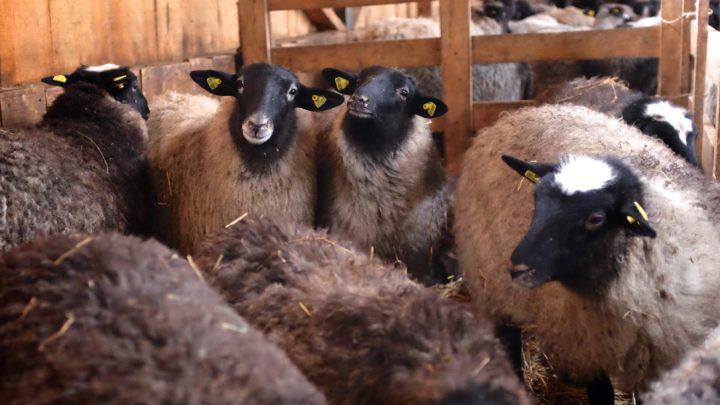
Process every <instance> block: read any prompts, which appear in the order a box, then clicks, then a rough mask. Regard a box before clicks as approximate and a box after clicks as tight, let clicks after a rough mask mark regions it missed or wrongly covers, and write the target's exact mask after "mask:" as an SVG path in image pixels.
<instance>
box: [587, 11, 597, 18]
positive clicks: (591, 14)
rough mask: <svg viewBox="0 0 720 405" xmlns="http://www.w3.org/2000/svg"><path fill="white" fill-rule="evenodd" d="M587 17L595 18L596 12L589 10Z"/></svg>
mask: <svg viewBox="0 0 720 405" xmlns="http://www.w3.org/2000/svg"><path fill="white" fill-rule="evenodd" d="M587 15H589V16H590V17H595V10H588V12H587Z"/></svg>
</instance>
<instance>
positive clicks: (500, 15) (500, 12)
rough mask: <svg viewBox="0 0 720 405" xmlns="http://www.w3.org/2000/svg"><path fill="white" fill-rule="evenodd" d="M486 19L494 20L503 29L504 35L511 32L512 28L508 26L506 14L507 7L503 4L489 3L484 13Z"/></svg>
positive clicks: (484, 8)
mask: <svg viewBox="0 0 720 405" xmlns="http://www.w3.org/2000/svg"><path fill="white" fill-rule="evenodd" d="M482 13H483V14H484V15H485V16H486V17H488V18H492V19H493V20H495V21H497V22H498V24H500V26H501V27H502V29H503V32H504V33H508V32H510V26H509V25H508V15H507V13H506V12H505V7H504V6H503V5H502V3H488V4H486V5H485V6H484V7H483V12H482Z"/></svg>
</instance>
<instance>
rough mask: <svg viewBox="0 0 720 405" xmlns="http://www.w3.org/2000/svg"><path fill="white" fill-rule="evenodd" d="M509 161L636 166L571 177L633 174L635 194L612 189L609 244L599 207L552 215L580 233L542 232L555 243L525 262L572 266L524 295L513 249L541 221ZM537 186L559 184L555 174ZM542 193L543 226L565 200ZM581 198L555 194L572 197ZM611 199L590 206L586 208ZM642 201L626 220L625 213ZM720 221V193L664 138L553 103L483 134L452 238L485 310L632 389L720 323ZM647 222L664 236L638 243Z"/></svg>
mask: <svg viewBox="0 0 720 405" xmlns="http://www.w3.org/2000/svg"><path fill="white" fill-rule="evenodd" d="M501 154H509V155H512V156H516V157H520V158H522V159H528V160H529V159H533V160H538V161H545V162H557V161H558V158H559V156H560V155H561V154H588V155H598V154H616V155H619V156H622V161H623V162H624V165H625V166H626V167H627V169H628V170H625V169H620V168H618V169H615V167H614V166H613V167H612V168H610V169H609V170H608V169H607V165H605V164H604V163H597V164H592V165H590V164H589V165H587V167H586V169H587V170H573V171H571V172H568V175H572V176H571V177H573V179H574V180H575V181H576V182H577V184H578V185H579V186H578V187H581V186H582V185H584V184H588V183H590V182H591V181H592V180H594V179H597V178H598V176H600V174H601V173H606V174H607V173H608V171H610V172H611V173H613V175H612V176H613V178H616V177H615V176H620V175H621V174H622V175H623V176H624V177H623V178H628V179H630V178H632V176H634V177H635V178H636V179H637V187H635V188H631V191H632V193H629V194H626V195H623V196H620V195H617V194H611V196H612V198H615V199H616V201H618V204H616V205H613V206H610V207H609V210H608V211H607V212H606V213H605V214H604V215H605V217H604V219H605V222H604V224H605V225H602V224H600V225H601V226H600V227H599V228H600V229H603V230H602V231H601V233H599V234H598V235H601V236H600V237H597V238H595V237H591V236H588V235H587V234H585V233H584V232H585V231H584V229H588V228H587V227H590V228H593V227H595V226H596V225H597V224H596V221H599V222H598V223H600V222H602V219H601V218H595V217H594V216H593V214H594V213H590V214H588V215H587V216H586V217H581V216H579V214H577V213H576V212H565V213H562V214H558V216H556V217H553V219H552V222H553V223H555V222H556V221H560V222H561V223H565V224H567V226H573V227H574V228H573V232H574V233H571V234H570V233H569V234H564V235H562V236H559V237H561V239H557V237H555V236H552V235H549V234H545V233H543V235H545V236H546V238H545V239H544V240H545V241H546V243H547V245H542V246H540V247H537V248H535V249H534V251H529V254H532V253H535V254H538V255H541V254H545V253H547V254H551V252H550V250H553V251H554V252H556V253H557V252H560V251H562V252H563V253H562V254H564V255H565V256H564V257H567V258H568V259H567V260H568V262H565V261H563V259H558V260H559V261H558V263H559V264H557V265H556V266H555V267H552V268H551V270H550V271H553V272H556V273H557V274H555V276H554V277H553V276H551V277H549V278H548V279H547V280H545V281H550V280H552V279H554V280H558V281H560V282H548V283H545V284H543V285H542V286H539V287H537V288H533V289H528V288H525V287H523V286H520V285H519V284H518V283H513V282H512V280H511V266H510V258H511V254H512V252H513V250H514V249H515V247H516V246H518V244H519V243H520V241H521V240H522V238H523V235H524V233H525V232H526V230H527V229H528V226H529V225H530V222H531V218H532V217H533V204H532V193H533V188H532V187H531V186H529V185H528V184H522V183H518V181H517V175H516V174H515V173H513V172H512V170H510V169H509V168H508V167H507V166H506V165H505V164H504V163H503V162H502V161H501V160H500V155H501ZM553 167H554V166H553ZM618 167H619V166H618ZM578 168H580V169H582V165H579V166H578ZM601 169H602V170H601ZM533 172H535V173H534V174H533ZM627 173H630V174H631V175H627V176H626V174H627ZM513 176H515V177H513ZM527 177H529V178H532V179H534V180H539V177H541V173H538V172H537V171H530V172H528V173H527ZM514 179H515V180H514ZM608 179H610V177H609V176H608ZM542 181H543V182H545V183H552V182H553V176H549V177H548V178H547V181H546V180H542ZM598 183H599V182H598ZM607 184H608V185H611V184H614V183H613V181H612V180H608V183H607ZM577 189H578V190H579V191H581V190H580V188H577ZM535 192H536V195H537V202H536V207H537V210H536V214H535V215H536V216H538V217H537V218H538V220H539V218H540V217H539V215H540V214H538V211H542V210H544V209H545V208H544V207H545V206H546V205H548V204H551V203H549V202H544V201H547V198H549V197H552V196H555V195H556V194H557V193H556V192H555V194H552V193H551V194H550V195H548V196H547V197H546V195H545V192H544V191H541V189H540V188H538V189H537V190H535ZM553 192H554V191H553ZM583 195H584V194H583V193H580V194H577V195H572V196H566V197H558V198H564V199H563V201H568V202H570V201H575V199H576V198H577V199H580V198H581V197H582V196H583ZM553 201H554V200H553ZM636 201H637V202H638V203H639V205H640V206H641V207H643V208H644V210H645V211H646V213H647V215H648V217H649V219H647V220H644V216H643V214H642V212H640V208H638V207H636V206H635V204H634V203H635V202H636ZM604 203H605V200H602V199H599V200H594V201H592V202H589V203H588V204H587V205H582V206H581V208H583V209H584V208H588V209H589V207H591V206H594V205H593V204H604ZM543 204H545V205H543ZM578 204H581V203H580V202H578ZM540 205H543V207H540ZM633 207H636V211H633V214H631V215H632V218H633V219H634V220H635V222H634V223H630V220H628V219H627V218H625V216H622V215H620V213H621V212H625V211H626V210H630V211H632V210H633ZM623 210H625V211H623ZM583 213H584V211H583ZM628 216H630V215H628ZM563 221H564V222H563ZM719 223H720V186H719V185H717V184H716V183H714V182H712V181H711V180H710V179H708V178H705V177H703V175H702V174H701V173H700V172H699V171H698V170H697V169H696V168H695V167H693V166H691V165H690V164H689V163H687V162H686V161H684V160H683V159H681V158H680V157H678V156H676V155H675V154H674V153H672V151H670V150H669V149H668V148H667V147H665V145H663V144H662V143H661V142H660V141H658V140H655V139H653V138H649V137H647V136H644V135H643V134H641V133H640V131H638V130H637V129H636V128H632V127H630V126H628V125H626V124H625V123H623V122H621V121H620V120H618V119H613V118H609V117H608V116H607V115H605V114H601V113H599V112H596V111H592V110H589V109H587V108H585V107H580V106H571V105H567V106H565V105H562V106H558V105H553V106H543V107H538V108H528V109H523V110H519V111H517V112H514V113H511V114H508V115H506V116H504V117H502V118H501V119H500V120H498V122H497V123H496V124H495V125H493V126H491V127H488V128H486V129H484V130H483V131H480V132H479V133H478V135H477V137H476V138H475V140H474V143H473V145H472V147H471V148H470V149H469V151H468V153H467V154H466V156H465V161H464V166H463V171H462V175H461V177H460V181H459V185H458V190H457V194H456V200H455V222H454V230H455V238H456V241H457V244H458V259H459V262H460V269H461V272H462V273H463V276H464V279H465V282H466V283H467V285H468V287H469V290H470V292H471V293H472V296H473V297H474V298H475V302H476V305H477V307H478V309H479V310H481V311H483V312H486V313H489V314H491V315H492V317H493V318H494V319H495V320H496V321H497V322H508V323H510V324H512V325H516V326H519V327H521V328H524V329H526V330H527V331H528V332H530V333H532V334H533V335H535V336H536V337H537V338H538V339H539V341H540V345H541V347H542V349H543V351H544V352H545V353H546V354H547V356H548V359H549V361H550V363H551V364H552V366H553V368H554V369H555V370H556V371H557V372H559V373H560V374H561V375H565V376H567V377H569V378H571V379H573V380H576V381H580V382H582V381H585V382H588V381H597V380H598V379H600V380H602V379H603V378H602V375H603V374H604V373H608V374H609V375H610V376H612V377H613V381H614V382H616V383H617V384H618V385H619V386H620V387H623V388H625V389H626V390H634V389H638V388H641V387H642V386H643V385H644V384H646V383H648V382H649V381H651V380H652V379H654V378H656V377H657V375H658V373H659V372H660V371H661V370H662V369H664V368H668V367H671V366H672V365H674V364H675V363H676V362H677V361H678V360H679V359H680V357H681V356H682V354H683V352H684V351H685V350H687V349H688V348H689V347H692V346H693V345H697V344H699V343H700V342H701V341H702V340H703V338H704V337H705V336H706V335H707V334H708V333H709V331H710V330H711V329H712V328H714V327H715V325H717V323H718V320H720V307H719V306H718V301H717V300H715V299H714V298H712V297H714V296H715V295H716V292H717V290H718V288H720V277H718V276H717V275H716V273H717V272H716V271H715V270H716V269H717V262H718V260H720V257H718V253H717V248H716V247H717V246H718V243H720V234H719V232H718V229H720V228H719V227H718V224H719ZM636 224H639V225H636ZM585 225H587V227H584V226H585ZM640 225H647V229H644V230H645V231H646V232H647V233H648V234H649V233H650V231H649V228H652V229H654V231H655V232H656V234H657V236H656V237H655V238H654V239H651V238H647V237H637V236H636V234H642V232H640V231H642V229H640V228H641V226H640ZM538 226H539V225H538ZM536 228H537V226H536ZM537 229H539V228H537ZM636 230H637V231H636ZM576 240H586V241H588V243H593V242H597V243H598V244H600V243H602V244H603V246H605V249H604V250H601V249H599V248H597V246H598V245H593V247H592V249H584V250H582V249H580V250H574V249H573V248H572V246H573V245H572V243H575V241H576ZM531 250H532V249H531ZM568 255H570V256H568ZM589 255H592V257H588V256H589ZM527 260H530V259H527ZM570 260H574V261H575V262H577V261H580V260H582V261H584V263H587V265H586V266H583V267H581V268H579V269H576V270H575V272H574V273H570V274H568V273H564V274H561V273H563V272H569V271H571V270H569V267H565V266H566V263H569V261H570ZM568 266H569V265H568ZM528 267H530V265H528ZM517 270H518V271H519V270H522V268H520V269H517ZM538 274H539V273H538ZM516 275H518V276H519V275H520V274H519V273H516ZM593 277H597V278H593ZM590 280H595V281H596V282H595V283H592V282H590ZM583 284H584V286H585V288H582V287H581V285H583ZM576 286H577V288H576Z"/></svg>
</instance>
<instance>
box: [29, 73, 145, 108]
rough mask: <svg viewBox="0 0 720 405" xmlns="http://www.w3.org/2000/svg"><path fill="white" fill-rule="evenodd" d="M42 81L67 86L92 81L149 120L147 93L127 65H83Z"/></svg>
mask: <svg viewBox="0 0 720 405" xmlns="http://www.w3.org/2000/svg"><path fill="white" fill-rule="evenodd" d="M42 81H43V83H47V84H50V85H53V86H60V87H67V86H69V85H71V84H73V83H76V82H86V83H91V84H94V85H96V86H98V87H100V88H101V89H104V90H105V91H107V92H108V94H109V95H110V96H112V97H113V98H114V99H115V100H117V101H119V102H120V103H123V104H127V105H129V106H131V107H132V108H134V109H135V110H136V111H137V112H139V113H140V115H142V117H143V118H144V119H146V120H147V119H148V116H149V115H150V109H149V108H148V103H147V100H146V99H145V95H144V94H143V93H142V91H141V90H140V87H139V85H138V80H137V76H135V74H134V73H133V72H132V71H131V70H130V69H129V68H127V67H125V66H118V65H113V64H105V65H101V66H83V67H81V68H79V69H77V70H76V71H74V72H73V73H71V74H69V75H55V76H48V77H45V78H43V79H42Z"/></svg>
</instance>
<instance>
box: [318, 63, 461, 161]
mask: <svg viewBox="0 0 720 405" xmlns="http://www.w3.org/2000/svg"><path fill="white" fill-rule="evenodd" d="M323 77H325V80H327V82H328V83H329V84H330V85H331V86H333V87H335V89H336V90H338V91H339V92H341V93H343V94H347V95H349V96H350V99H349V100H348V102H347V115H346V116H345V118H344V121H343V131H344V132H345V134H346V136H347V141H348V143H349V144H351V145H352V146H353V147H355V148H356V149H357V150H359V151H360V152H361V153H364V154H366V155H369V156H372V157H375V158H384V157H386V156H387V155H388V154H390V153H392V152H393V151H395V150H397V148H398V147H399V146H400V145H402V144H403V142H404V141H405V140H406V139H407V137H408V135H409V130H410V127H411V123H412V120H413V117H414V116H415V115H418V116H421V117H424V118H435V117H439V116H441V115H443V114H445V113H446V112H447V106H446V105H445V104H444V103H443V102H442V101H440V100H438V99H436V98H433V97H427V96H425V95H423V94H422V93H420V92H419V91H418V89H417V85H416V83H415V81H414V80H413V79H412V78H411V77H410V76H407V75H405V74H403V73H402V72H400V71H398V70H395V69H389V68H384V67H371V68H367V69H364V70H363V71H361V72H360V74H359V75H358V76H355V75H351V74H349V73H347V72H342V71H340V70H336V69H324V70H323Z"/></svg>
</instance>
